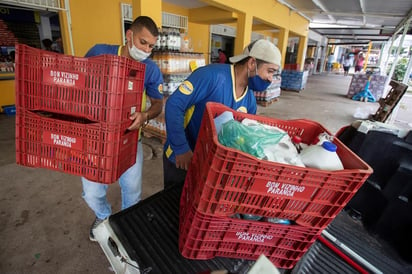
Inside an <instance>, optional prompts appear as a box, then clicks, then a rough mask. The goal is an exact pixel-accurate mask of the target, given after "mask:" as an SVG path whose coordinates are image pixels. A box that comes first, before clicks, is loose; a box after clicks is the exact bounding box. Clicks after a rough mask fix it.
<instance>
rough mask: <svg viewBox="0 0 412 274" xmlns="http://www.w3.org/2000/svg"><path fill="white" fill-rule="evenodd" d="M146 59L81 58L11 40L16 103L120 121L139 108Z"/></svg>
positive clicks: (27, 106)
mask: <svg viewBox="0 0 412 274" xmlns="http://www.w3.org/2000/svg"><path fill="white" fill-rule="evenodd" d="M145 68H146V67H145V65H144V64H143V63H140V62H137V61H133V60H131V59H130V58H125V57H120V56H116V55H100V56H95V57H89V58H83V57H75V56H70V55H64V54H59V53H55V52H50V51H45V50H40V49H36V48H31V47H29V46H26V45H23V44H17V45H16V71H15V78H16V107H18V108H23V109H27V110H44V111H50V112H54V113H61V114H68V115H74V116H77V117H83V118H86V119H89V120H92V121H96V122H114V123H117V122H122V121H125V120H128V119H129V116H130V114H131V113H133V112H135V111H140V109H141V103H142V95H143V82H144V75H145Z"/></svg>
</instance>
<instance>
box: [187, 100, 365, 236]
mask: <svg viewBox="0 0 412 274" xmlns="http://www.w3.org/2000/svg"><path fill="white" fill-rule="evenodd" d="M224 111H231V112H232V113H233V115H234V117H235V119H237V120H242V119H243V118H250V119H255V120H257V121H258V122H261V123H263V124H267V125H271V126H277V127H279V128H281V129H283V130H285V131H286V132H288V134H289V135H291V136H293V135H298V136H300V137H301V138H302V141H303V142H304V143H312V141H313V140H315V138H317V136H318V135H319V134H320V133H322V132H328V131H327V130H326V129H325V128H324V127H322V126H321V125H320V124H318V123H316V122H313V121H309V120H290V121H286V120H278V119H273V118H268V117H263V116H256V115H250V114H245V113H241V112H236V111H234V110H231V109H230V108H228V107H226V106H224V105H221V104H218V103H208V104H207V105H206V111H205V114H204V116H203V121H202V126H201V129H200V132H199V135H198V139H197V144H196V147H195V151H194V155H193V159H192V162H191V166H190V168H189V171H188V174H187V177H186V180H191V178H194V179H193V181H194V182H196V183H193V184H190V185H189V187H188V188H187V189H186V191H188V192H189V195H187V196H186V197H190V200H188V201H187V202H188V203H194V206H195V208H196V210H198V211H199V212H201V213H206V214H214V215H215V216H230V215H232V214H235V213H245V214H253V215H259V216H265V217H277V218H281V219H289V220H291V221H294V222H296V223H297V224H300V225H303V226H312V227H318V228H324V227H326V226H327V225H328V224H329V223H330V222H331V221H332V220H333V218H334V217H335V216H336V215H337V214H338V213H339V212H340V211H341V210H342V208H343V207H344V206H345V205H346V204H347V203H348V202H349V200H350V199H351V198H352V197H353V195H354V194H355V193H356V191H357V190H358V189H359V188H360V187H361V186H362V184H363V183H364V182H365V180H366V179H367V178H368V177H369V175H370V174H371V173H372V169H371V168H370V167H369V165H367V164H366V163H365V162H364V161H363V160H361V159H360V158H359V157H358V156H357V155H356V154H355V153H353V152H352V151H351V150H350V149H349V148H347V147H346V146H345V145H344V144H343V143H342V142H341V141H339V140H338V139H337V138H335V140H334V143H335V144H336V145H337V148H338V149H337V153H338V155H339V157H340V159H341V161H342V163H343V166H344V170H340V171H325V170H319V169H314V168H302V167H298V166H293V165H287V164H282V163H276V162H270V161H266V160H259V159H257V158H256V157H254V156H252V155H249V154H247V153H244V152H242V151H240V150H236V149H233V148H229V147H225V146H223V145H221V144H220V143H219V141H218V137H217V134H216V129H215V125H214V122H213V119H214V118H215V117H216V116H218V115H219V114H221V113H223V112H224ZM328 133H329V132H328Z"/></svg>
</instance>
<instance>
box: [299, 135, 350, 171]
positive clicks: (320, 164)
mask: <svg viewBox="0 0 412 274" xmlns="http://www.w3.org/2000/svg"><path fill="white" fill-rule="evenodd" d="M336 149H337V147H336V145H335V144H334V143H332V142H329V141H325V142H323V143H322V145H311V146H308V147H306V148H304V149H303V150H302V152H301V153H300V159H301V160H302V162H303V164H304V165H305V166H306V167H311V168H318V169H323V170H342V169H343V165H342V162H341V160H340V159H339V156H338V154H337V153H336Z"/></svg>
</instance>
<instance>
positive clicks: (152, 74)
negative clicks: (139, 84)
mask: <svg viewBox="0 0 412 274" xmlns="http://www.w3.org/2000/svg"><path fill="white" fill-rule="evenodd" d="M145 64H146V72H145V80H144V86H145V89H146V95H147V96H149V97H150V98H154V99H162V98H163V76H162V73H161V72H160V69H159V67H158V66H157V65H156V64H155V63H154V62H152V61H151V62H145Z"/></svg>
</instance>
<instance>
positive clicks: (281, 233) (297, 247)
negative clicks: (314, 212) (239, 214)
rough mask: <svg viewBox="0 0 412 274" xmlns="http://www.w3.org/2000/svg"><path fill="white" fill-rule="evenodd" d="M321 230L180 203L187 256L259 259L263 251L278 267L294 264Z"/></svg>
mask: <svg viewBox="0 0 412 274" xmlns="http://www.w3.org/2000/svg"><path fill="white" fill-rule="evenodd" d="M186 185H187V183H185V187H186ZM184 193H187V192H185V191H184ZM183 195H185V194H183ZM185 199H186V198H183V200H185ZM321 232H322V230H321V229H315V228H307V227H302V226H299V225H284V224H274V223H269V222H263V221H249V220H242V219H234V218H229V217H216V216H212V215H207V214H202V213H200V212H198V211H196V210H195V208H194V207H193V206H192V204H190V203H181V204H180V217H179V251H180V253H181V254H182V255H183V256H184V257H185V258H188V259H200V260H207V259H212V258H214V257H216V256H218V257H229V258H241V259H250V260H256V259H258V257H259V256H260V255H261V254H264V255H265V256H266V257H267V258H268V259H269V260H270V261H271V262H272V263H273V264H274V265H276V266H277V267H280V268H285V269H288V268H293V267H294V266H295V264H296V263H297V262H298V261H299V259H300V258H301V257H302V256H303V255H304V254H305V252H306V251H307V250H308V249H309V247H310V246H311V245H312V244H313V243H314V242H315V240H316V239H317V238H318V236H319V235H320V233H321Z"/></svg>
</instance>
